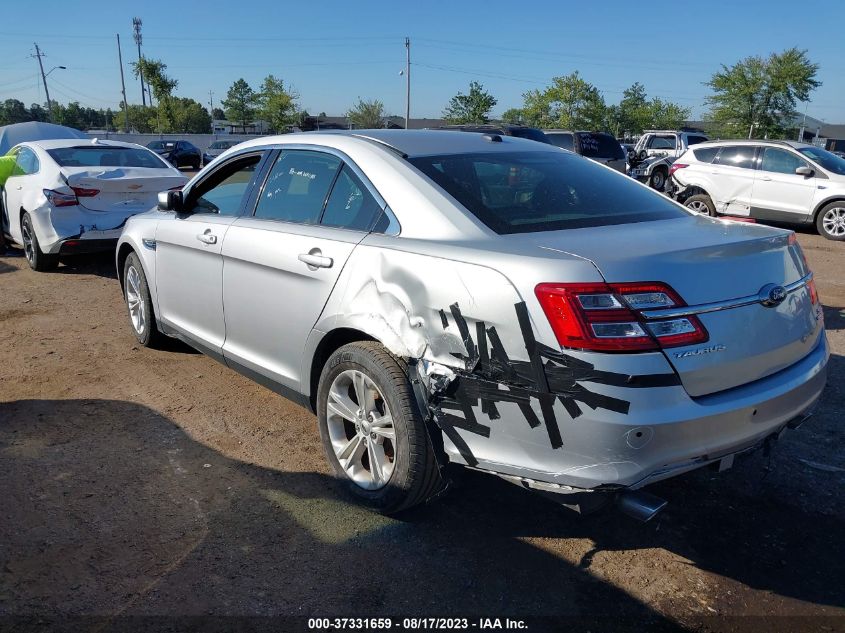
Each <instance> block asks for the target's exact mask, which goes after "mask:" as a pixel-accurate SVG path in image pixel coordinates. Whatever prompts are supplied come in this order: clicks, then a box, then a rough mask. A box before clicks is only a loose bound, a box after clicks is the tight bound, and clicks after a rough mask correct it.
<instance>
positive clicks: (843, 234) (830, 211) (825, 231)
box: [816, 201, 845, 242]
mask: <svg viewBox="0 0 845 633" xmlns="http://www.w3.org/2000/svg"><path fill="white" fill-rule="evenodd" d="M816 230H818V232H819V235H821V236H822V237H826V238H827V239H829V240H834V241H836V242H842V241H843V240H845V202H841V201H840V202H831V203H830V204H828V205H825V206H824V207H823V208H822V210H821V211H819V214H818V215H817V216H816Z"/></svg>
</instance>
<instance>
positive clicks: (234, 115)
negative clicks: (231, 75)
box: [223, 79, 256, 127]
mask: <svg viewBox="0 0 845 633" xmlns="http://www.w3.org/2000/svg"><path fill="white" fill-rule="evenodd" d="M255 99H256V95H255V91H253V89H252V88H250V87H249V84H248V83H247V82H246V81H245V80H244V79H238V80H237V81H236V82H235V83H233V84H232V85H231V87H230V88H229V91H228V92H227V93H226V98H225V99H224V100H223V107H224V108H225V109H226V118H227V119H228V120H229V121H233V122H238V123H240V124H241V125H242V126H244V127H246V126H247V125H248V124H249V123H251V122H252V121H253V119H255Z"/></svg>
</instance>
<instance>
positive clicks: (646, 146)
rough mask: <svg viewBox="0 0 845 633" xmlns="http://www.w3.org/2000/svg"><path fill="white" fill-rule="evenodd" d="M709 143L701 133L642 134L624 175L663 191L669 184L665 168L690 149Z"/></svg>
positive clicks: (668, 131)
mask: <svg viewBox="0 0 845 633" xmlns="http://www.w3.org/2000/svg"><path fill="white" fill-rule="evenodd" d="M709 140H710V139H708V138H707V137H706V136H705V135H704V134H702V133H701V132H685V131H679V130H645V132H643V135H642V136H641V137H640V138H639V140H638V141H637V144H636V145H635V146H634V151H633V152H631V155H629V156H628V162H629V164H630V165H631V169H630V171H629V172H628V174H629V175H630V176H631V177H632V178H636V179H637V180H639V181H640V182H645V183H648V184H649V186H651V187H652V188H654V189H657V190H658V191H663V190H664V189H665V187H666V183H667V181H668V180H669V166H670V165H671V164H672V163H674V162H675V160H676V159H677V158H679V157H680V156H681V155H682V154H683V153H684V152H686V151H687V150H688V149H689V148H690V146H692V145H696V144H697V143H703V142H704V141H709Z"/></svg>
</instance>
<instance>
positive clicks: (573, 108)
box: [522, 70, 605, 130]
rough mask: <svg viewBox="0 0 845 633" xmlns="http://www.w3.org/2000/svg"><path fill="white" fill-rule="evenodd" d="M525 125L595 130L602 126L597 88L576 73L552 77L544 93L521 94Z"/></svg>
mask: <svg viewBox="0 0 845 633" xmlns="http://www.w3.org/2000/svg"><path fill="white" fill-rule="evenodd" d="M523 100H524V104H523V108H522V110H523V112H524V114H525V118H526V122H527V123H529V124H531V125H535V126H537V127H557V128H563V129H571V130H576V129H587V130H596V129H600V128H602V127H604V114H605V104H604V99H602V96H601V94H600V93H599V91H598V89H597V88H596V87H595V86H594V85H593V84H591V83H589V82H587V81H585V80H584V79H582V78H581V75H580V74H579V73H578V71H577V70H576V71H575V72H574V73H572V74H571V75H567V76H565V77H554V78H553V79H552V85H551V86H549V87H547V88H546V89H545V90H543V91H540V90H530V91H528V92H526V93H525V94H524V95H523Z"/></svg>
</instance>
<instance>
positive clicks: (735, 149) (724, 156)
mask: <svg viewBox="0 0 845 633" xmlns="http://www.w3.org/2000/svg"><path fill="white" fill-rule="evenodd" d="M756 149H757V148H756V147H754V146H753V145H731V146H728V147H723V148H722V151H721V152H719V158H718V162H719V164H720V165H727V166H728V167H742V168H743V169H754V152H755V151H756Z"/></svg>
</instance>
